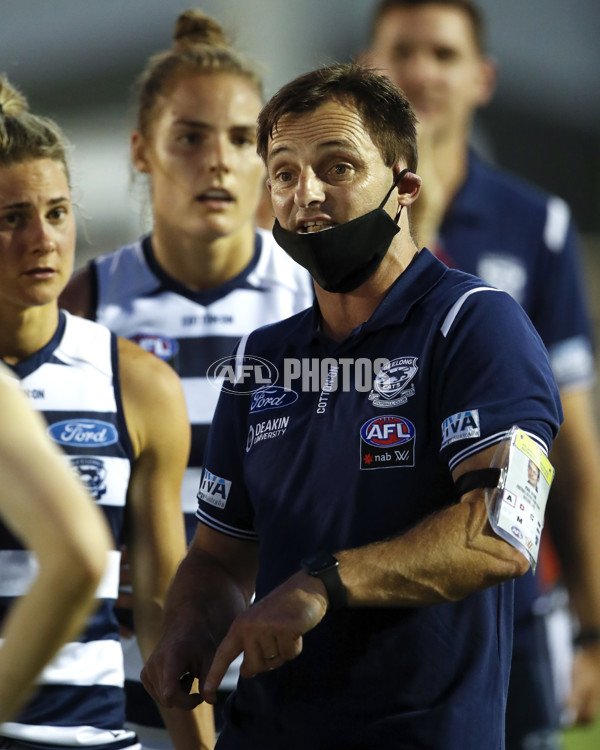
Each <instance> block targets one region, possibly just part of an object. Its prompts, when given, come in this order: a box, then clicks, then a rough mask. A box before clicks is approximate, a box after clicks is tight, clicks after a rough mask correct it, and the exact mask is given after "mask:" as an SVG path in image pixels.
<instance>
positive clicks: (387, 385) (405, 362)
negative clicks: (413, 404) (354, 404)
mask: <svg viewBox="0 0 600 750" xmlns="http://www.w3.org/2000/svg"><path fill="white" fill-rule="evenodd" d="M417 360H418V357H397V358H396V359H392V360H391V361H390V362H387V363H386V364H385V365H383V367H382V368H381V370H379V372H378V373H377V377H376V378H375V382H374V384H373V388H372V390H371V393H370V394H369V401H372V402H373V406H378V407H380V408H384V409H388V408H391V407H394V406H401V405H402V404H405V403H406V402H407V401H408V399H409V397H410V396H414V395H415V386H414V384H412V385H411V381H412V379H413V378H414V377H415V375H416V374H417V371H418V369H419V368H418V366H417Z"/></svg>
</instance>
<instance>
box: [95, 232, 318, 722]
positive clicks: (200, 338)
mask: <svg viewBox="0 0 600 750" xmlns="http://www.w3.org/2000/svg"><path fill="white" fill-rule="evenodd" d="M90 269H91V271H92V273H93V275H94V276H95V281H96V284H95V286H96V288H95V292H96V294H95V302H94V305H93V309H92V310H91V313H92V316H93V317H95V319H96V320H97V321H98V322H99V323H102V324H104V325H106V326H107V327H108V328H110V329H111V330H112V331H114V332H115V333H117V334H118V335H120V336H123V337H124V338H128V339H131V340H132V341H135V342H136V343H138V344H139V345H140V346H142V347H143V348H144V349H146V350H147V351H150V352H152V353H153V354H156V355H157V356H159V357H160V358H161V359H163V360H165V361H167V362H169V364H171V365H172V367H173V368H174V370H175V371H176V372H177V374H178V375H179V377H180V378H181V382H182V385H183V389H184V393H185V398H186V404H187V410H188V417H189V420H190V423H191V426H192V447H191V450H190V458H189V462H188V467H187V469H186V472H185V477H184V480H183V483H182V489H181V502H182V508H183V512H184V514H185V520H186V530H187V537H188V541H189V540H190V539H191V538H192V536H193V534H194V532H195V529H196V525H197V521H196V518H195V510H196V493H197V491H198V484H199V482H200V477H201V473H202V464H203V460H204V447H205V443H206V437H207V434H208V429H209V427H210V423H211V421H212V417H213V414H214V410H215V407H216V404H217V399H218V397H219V391H218V389H217V388H215V386H214V385H213V384H212V383H211V382H210V381H209V380H208V378H207V377H206V375H207V370H208V368H209V367H210V365H211V364H212V363H213V362H215V361H216V360H218V359H220V358H222V357H226V356H229V355H230V354H231V353H232V352H233V350H234V349H235V346H236V344H237V343H238V341H239V340H240V338H241V337H242V336H243V335H244V334H246V333H248V332H249V331H251V330H253V329H254V328H258V327H259V326H262V325H265V324H266V323H273V322H275V321H277V320H282V319H283V318H286V317H289V316H290V315H294V314H295V313H297V312H300V311H301V310H304V309H306V308H307V307H310V306H311V305H312V302H313V298H314V293H313V285H312V281H311V278H310V276H309V274H308V273H307V271H305V270H304V269H303V268H301V267H300V266H299V265H297V264H296V263H294V261H293V260H291V258H289V257H288V255H287V254H286V253H285V252H284V251H283V250H282V249H281V248H280V247H279V246H278V245H277V244H276V243H275V241H274V240H273V236H272V235H271V233H270V232H266V231H264V230H262V229H257V230H256V242H255V252H254V256H253V258H252V261H251V262H250V264H249V265H248V267H247V268H245V269H244V270H243V271H242V272H241V273H240V274H239V275H238V276H236V277H234V278H233V279H231V280H230V281H228V282H227V283H226V284H223V285H222V286H220V287H218V288H216V289H214V290H208V291H200V292H195V291H193V290H191V289H189V288H188V287H186V286H185V285H183V284H181V283H179V282H178V281H177V280H175V279H174V278H172V277H171V276H169V275H168V274H167V273H166V272H165V271H164V270H163V269H162V268H161V266H160V265H159V264H158V263H157V261H156V259H155V257H154V253H153V250H152V242H151V237H145V238H143V239H141V240H138V241H137V242H134V243H132V244H130V245H125V246H124V247H121V248H119V249H117V250H115V251H114V252H111V253H107V254H106V255H101V256H98V257H97V258H95V259H94V260H93V261H92V262H91V264H90ZM123 646H124V649H125V669H126V675H127V681H126V689H127V715H128V719H129V720H130V721H131V722H133V723H134V724H135V725H137V726H138V727H139V731H140V733H141V732H142V727H143V726H153V727H160V726H162V720H161V717H160V715H159V713H158V711H157V710H156V709H155V708H154V704H153V703H152V702H151V701H150V699H149V696H148V694H147V693H146V691H145V690H144V688H143V687H142V685H141V682H140V680H139V673H140V670H141V667H142V662H141V657H140V655H139V650H138V648H137V644H136V642H135V640H133V639H128V640H127V641H124V644H123ZM236 681H237V669H236V668H231V669H230V670H229V671H228V673H227V675H226V677H225V679H224V680H223V683H222V688H223V689H232V688H233V687H235V683H236ZM140 736H142V735H141V734H140Z"/></svg>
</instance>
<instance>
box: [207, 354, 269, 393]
mask: <svg viewBox="0 0 600 750" xmlns="http://www.w3.org/2000/svg"><path fill="white" fill-rule="evenodd" d="M206 377H207V379H208V382H209V383H210V384H211V385H212V386H213V387H214V388H217V389H219V390H224V391H227V393H236V394H238V395H247V394H250V393H254V392H255V391H258V390H259V389H261V388H265V387H271V386H272V385H273V384H274V383H275V382H276V381H277V378H278V377H279V370H278V369H277V367H275V365H274V364H273V363H272V362H269V360H268V359H264V358H263V357H255V356H253V355H252V354H244V355H235V354H232V355H231V356H229V357H221V359H218V360H217V361H216V362H213V363H212V364H211V365H210V366H209V368H208V369H207V371H206Z"/></svg>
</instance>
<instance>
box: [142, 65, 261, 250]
mask: <svg viewBox="0 0 600 750" xmlns="http://www.w3.org/2000/svg"><path fill="white" fill-rule="evenodd" d="M260 108H261V100H260V96H259V94H258V92H257V91H256V90H255V88H254V87H253V86H252V84H251V83H250V82H249V81H247V80H246V79H244V78H242V77H240V76H235V75H231V74H228V73H214V74H201V75H193V76H190V75H188V76H183V77H180V78H179V79H176V82H175V85H174V87H173V89H172V90H171V92H170V95H169V97H168V98H166V99H163V100H162V102H161V103H159V104H158V106H157V109H156V116H155V119H154V121H153V123H152V127H151V131H150V133H148V134H147V135H146V137H145V138H144V137H143V136H142V135H141V134H140V133H138V132H136V133H134V135H133V139H132V151H133V162H134V165H135V167H136V168H137V169H138V170H139V171H141V172H146V173H148V174H149V176H150V179H151V183H152V206H153V213H154V222H155V224H156V225H157V226H159V225H160V226H161V227H162V228H163V229H172V230H173V231H174V232H175V233H184V234H187V235H189V236H192V237H197V238H202V239H205V240H207V241H211V240H214V239H218V238H221V237H226V236H228V235H230V234H232V233H234V232H236V231H237V230H238V229H240V227H242V226H243V225H244V224H245V223H246V222H248V221H252V220H253V216H254V213H255V211H256V207H257V205H258V201H259V198H260V193H261V186H262V182H263V180H264V179H265V174H264V167H263V165H262V162H261V160H260V158H259V157H258V155H257V154H256V135H255V129H256V118H257V116H258V113H259V111H260Z"/></svg>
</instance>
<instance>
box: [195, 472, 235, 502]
mask: <svg viewBox="0 0 600 750" xmlns="http://www.w3.org/2000/svg"><path fill="white" fill-rule="evenodd" d="M230 491H231V481H230V480H229V479H223V477H218V476H217V475H216V474H211V473H210V471H209V470H208V469H204V473H203V474H202V481H201V482H200V489H199V490H198V500H201V501H203V502H205V503H208V504H209V505H214V506H215V507H216V508H224V507H225V505H226V504H227V498H228V497H229V492H230Z"/></svg>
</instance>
